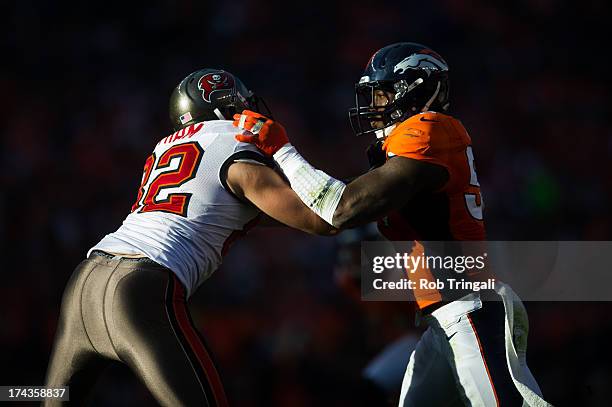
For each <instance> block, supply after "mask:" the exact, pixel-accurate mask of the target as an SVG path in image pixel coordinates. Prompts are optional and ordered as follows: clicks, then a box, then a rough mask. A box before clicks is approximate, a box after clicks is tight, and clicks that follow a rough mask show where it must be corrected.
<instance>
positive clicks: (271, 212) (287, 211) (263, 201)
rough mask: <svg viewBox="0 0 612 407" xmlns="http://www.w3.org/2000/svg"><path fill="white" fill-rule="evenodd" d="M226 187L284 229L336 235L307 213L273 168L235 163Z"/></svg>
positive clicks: (231, 168)
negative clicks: (288, 227) (284, 227)
mask: <svg viewBox="0 0 612 407" xmlns="http://www.w3.org/2000/svg"><path fill="white" fill-rule="evenodd" d="M227 183H228V185H229V186H230V188H231V189H232V191H233V192H234V194H236V195H237V196H238V197H240V198H243V199H245V200H247V201H249V202H251V203H252V204H253V205H255V206H256V207H258V208H259V209H260V210H261V211H262V212H264V213H265V214H267V215H268V216H270V217H271V218H273V219H276V220H277V221H279V222H281V223H284V224H285V225H287V226H290V227H292V228H295V229H299V230H302V231H304V232H307V233H315V234H325V235H329V234H334V233H336V232H337V230H336V229H334V228H333V227H332V226H331V225H329V224H327V223H326V222H325V221H324V220H323V219H321V218H320V217H318V216H317V215H316V214H315V213H314V212H312V211H311V210H310V209H308V207H307V206H306V205H304V203H303V202H302V201H301V200H300V198H299V197H298V196H297V195H296V194H295V192H294V191H293V190H292V189H291V187H290V186H289V185H288V184H287V183H286V182H285V181H284V180H283V178H282V177H281V176H280V175H279V174H278V173H277V172H276V171H274V170H273V169H272V168H269V167H266V166H261V165H254V164H248V163H242V162H237V163H234V164H232V165H231V166H230V167H229V169H228V172H227Z"/></svg>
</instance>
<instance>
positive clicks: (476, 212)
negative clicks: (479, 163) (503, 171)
mask: <svg viewBox="0 0 612 407" xmlns="http://www.w3.org/2000/svg"><path fill="white" fill-rule="evenodd" d="M465 154H466V155H467V161H468V165H469V166H470V187H471V188H472V189H474V192H468V193H466V194H465V206H466V207H467V210H468V212H469V213H470V215H472V217H473V218H474V219H477V220H482V219H483V216H482V210H483V209H484V201H483V200H482V194H481V193H480V184H479V183H478V177H477V176H476V168H475V167H474V152H473V151H472V146H468V148H466V149H465Z"/></svg>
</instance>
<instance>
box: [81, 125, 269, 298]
mask: <svg viewBox="0 0 612 407" xmlns="http://www.w3.org/2000/svg"><path fill="white" fill-rule="evenodd" d="M235 134H236V129H235V128H234V127H232V122H231V121H226V120H213V121H206V122H202V123H197V124H193V125H191V126H189V127H186V128H184V129H182V130H180V131H178V132H176V133H174V134H171V135H170V136H168V137H165V138H164V139H162V140H161V141H160V142H159V143H157V145H156V146H155V149H154V150H153V153H152V154H151V155H150V156H149V158H147V160H146V163H145V167H144V174H143V178H142V185H141V186H140V188H139V190H138V198H137V200H136V202H135V203H134V205H133V206H132V211H131V213H130V214H129V215H128V216H127V218H126V219H125V220H124V222H123V225H121V227H120V228H119V229H118V230H117V231H116V232H114V233H111V234H109V235H107V236H106V237H104V238H103V239H102V240H101V241H100V242H99V243H98V244H97V245H96V246H94V247H93V248H92V249H91V250H94V249H97V250H103V251H105V252H110V253H121V254H127V255H145V256H147V257H148V258H150V259H151V260H154V261H155V262H157V263H159V264H161V265H163V266H165V267H167V268H169V269H170V270H172V271H173V272H174V273H175V274H176V275H177V277H178V278H179V279H180V280H181V282H182V283H183V284H184V285H185V287H186V289H187V297H189V295H191V294H192V293H193V292H194V291H195V290H196V288H197V287H198V286H199V285H200V284H202V282H204V280H206V279H207V278H208V277H209V276H210V275H211V273H212V272H213V271H214V270H215V269H217V267H219V265H220V264H221V260H222V256H223V255H224V254H225V251H226V250H227V248H228V247H229V244H231V242H232V241H233V240H235V238H237V237H238V236H240V235H242V234H244V233H245V232H246V231H247V230H248V229H249V228H250V227H252V226H253V225H254V223H255V221H256V219H257V217H258V214H259V210H258V209H257V208H255V207H254V206H253V205H250V204H247V203H245V202H243V201H241V200H238V199H237V198H236V197H235V196H234V195H233V194H232V193H231V192H230V190H229V188H228V187H227V185H226V184H225V179H226V172H227V169H228V167H229V166H230V164H232V163H233V162H235V161H245V160H246V161H251V162H258V163H262V164H269V165H271V160H269V159H267V158H265V157H264V156H263V155H262V154H261V153H260V152H259V151H258V150H257V148H255V146H252V145H250V144H247V143H241V142H238V141H237V140H236V139H235V138H234V136H235ZM91 250H90V252H91Z"/></svg>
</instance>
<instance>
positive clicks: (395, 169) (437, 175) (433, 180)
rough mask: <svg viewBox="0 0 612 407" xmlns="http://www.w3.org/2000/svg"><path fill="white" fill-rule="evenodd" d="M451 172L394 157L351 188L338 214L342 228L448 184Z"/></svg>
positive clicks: (346, 192)
mask: <svg viewBox="0 0 612 407" xmlns="http://www.w3.org/2000/svg"><path fill="white" fill-rule="evenodd" d="M447 179H448V172H447V170H446V169H445V168H444V167H441V166H439V165H435V164H431V163H425V162H421V161H418V160H414V159H410V158H405V157H399V156H397V157H393V158H391V159H390V160H388V161H387V162H386V163H385V164H384V165H382V166H380V167H378V168H376V169H375V170H372V171H370V172H368V173H366V174H363V175H362V176H360V177H359V178H357V179H356V180H354V181H353V182H351V183H350V184H348V185H347V187H346V189H345V191H344V193H343V194H342V198H341V200H340V203H339V204H338V208H337V209H336V212H335V213H334V221H333V222H334V225H336V226H337V227H339V228H346V227H354V226H357V225H360V224H363V223H367V222H369V221H372V220H374V219H377V218H378V217H380V216H383V215H384V214H385V213H387V212H389V211H390V210H392V209H398V208H400V207H402V206H403V205H405V204H406V203H407V202H408V201H409V200H410V199H411V198H413V197H414V196H415V195H416V194H417V193H419V192H421V191H424V190H430V191H434V190H437V189H439V188H440V187H442V186H443V185H444V183H445V182H446V180H447Z"/></svg>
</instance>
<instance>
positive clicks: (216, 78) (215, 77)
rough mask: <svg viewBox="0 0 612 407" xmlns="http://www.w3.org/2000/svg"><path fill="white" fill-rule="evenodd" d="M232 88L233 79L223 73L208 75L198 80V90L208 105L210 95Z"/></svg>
mask: <svg viewBox="0 0 612 407" xmlns="http://www.w3.org/2000/svg"><path fill="white" fill-rule="evenodd" d="M233 88H234V77H233V76H232V75H230V74H228V73H227V72H223V71H219V72H214V73H208V74H206V75H204V76H202V77H201V78H200V80H198V89H200V90H201V91H202V98H203V99H204V100H205V101H206V102H208V103H210V95H211V94H213V93H214V92H216V91H218V90H222V89H233Z"/></svg>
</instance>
